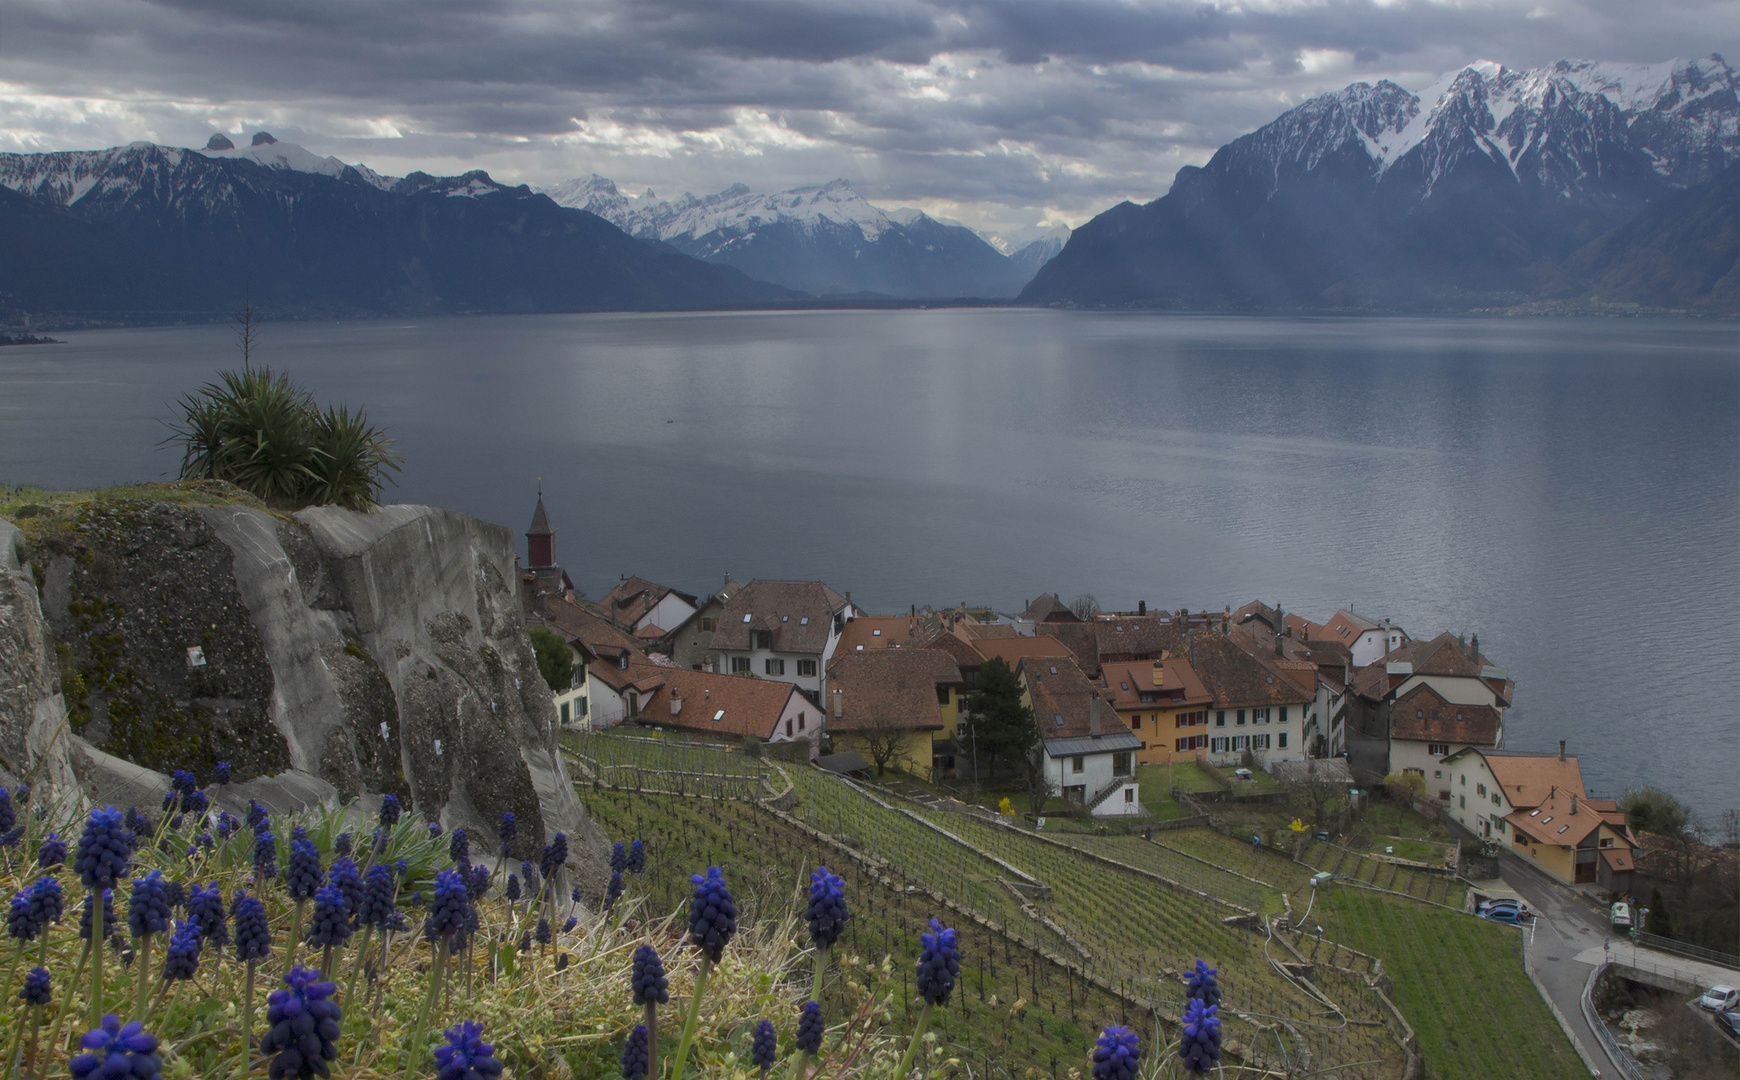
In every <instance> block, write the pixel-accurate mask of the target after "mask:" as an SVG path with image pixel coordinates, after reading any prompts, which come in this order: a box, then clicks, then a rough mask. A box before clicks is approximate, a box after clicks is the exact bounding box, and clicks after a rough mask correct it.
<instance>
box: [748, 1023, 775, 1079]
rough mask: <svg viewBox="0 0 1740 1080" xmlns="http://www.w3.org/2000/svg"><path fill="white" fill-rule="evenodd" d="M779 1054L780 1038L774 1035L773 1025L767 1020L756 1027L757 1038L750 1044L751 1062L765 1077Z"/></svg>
mask: <svg viewBox="0 0 1740 1080" xmlns="http://www.w3.org/2000/svg"><path fill="white" fill-rule="evenodd" d="M778 1053H779V1037H778V1036H777V1035H775V1034H774V1033H773V1025H772V1024H770V1023H768V1022H767V1021H766V1020H762V1021H759V1022H758V1023H756V1025H755V1038H754V1039H753V1040H752V1041H751V1042H750V1046H749V1060H750V1062H751V1063H752V1064H754V1066H755V1067H756V1068H758V1069H760V1070H761V1074H762V1075H763V1076H766V1075H767V1070H769V1069H771V1068H773V1059H774V1057H775V1056H777V1055H778Z"/></svg>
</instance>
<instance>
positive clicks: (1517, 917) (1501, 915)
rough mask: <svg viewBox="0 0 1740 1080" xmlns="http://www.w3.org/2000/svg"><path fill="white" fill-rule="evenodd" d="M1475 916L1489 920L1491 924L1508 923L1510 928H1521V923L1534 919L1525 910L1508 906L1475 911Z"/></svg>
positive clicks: (1503, 905)
mask: <svg viewBox="0 0 1740 1080" xmlns="http://www.w3.org/2000/svg"><path fill="white" fill-rule="evenodd" d="M1475 914H1476V915H1478V916H1480V917H1481V918H1483V919H1491V920H1492V921H1493V922H1501V923H1509V924H1510V925H1512V926H1521V925H1522V924H1523V923H1526V922H1528V921H1529V920H1530V919H1532V918H1534V916H1533V915H1532V914H1530V913H1529V910H1528V909H1527V908H1519V907H1512V906H1510V905H1508V904H1499V905H1496V906H1493V907H1489V908H1487V909H1486V910H1484V911H1477V912H1475Z"/></svg>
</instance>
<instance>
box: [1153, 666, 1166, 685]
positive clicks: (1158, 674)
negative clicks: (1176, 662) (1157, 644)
mask: <svg viewBox="0 0 1740 1080" xmlns="http://www.w3.org/2000/svg"><path fill="white" fill-rule="evenodd" d="M1165 685H1166V662H1165V661H1164V660H1156V661H1154V687H1155V689H1159V688H1160V687H1162V686H1165Z"/></svg>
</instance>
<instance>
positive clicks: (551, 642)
mask: <svg viewBox="0 0 1740 1080" xmlns="http://www.w3.org/2000/svg"><path fill="white" fill-rule="evenodd" d="M528 633H529V634H530V636H531V639H532V652H533V653H535V654H536V655H537V658H538V674H539V675H542V676H543V677H544V681H545V682H547V683H549V684H550V689H551V691H553V692H554V693H558V694H560V693H563V692H565V691H566V690H567V689H568V688H569V687H570V686H572V685H573V683H574V650H573V649H571V648H569V647H568V643H567V642H566V641H564V640H562V635H560V634H558V633H556V632H555V631H554V630H551V629H550V628H549V627H547V626H534V627H532V628H531V630H530V631H528Z"/></svg>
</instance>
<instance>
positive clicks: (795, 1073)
mask: <svg viewBox="0 0 1740 1080" xmlns="http://www.w3.org/2000/svg"><path fill="white" fill-rule="evenodd" d="M809 1071H810V1052H809V1051H808V1050H799V1051H798V1055H797V1057H795V1058H792V1059H791V1080H804V1074H805V1073H807V1072H809Z"/></svg>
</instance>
